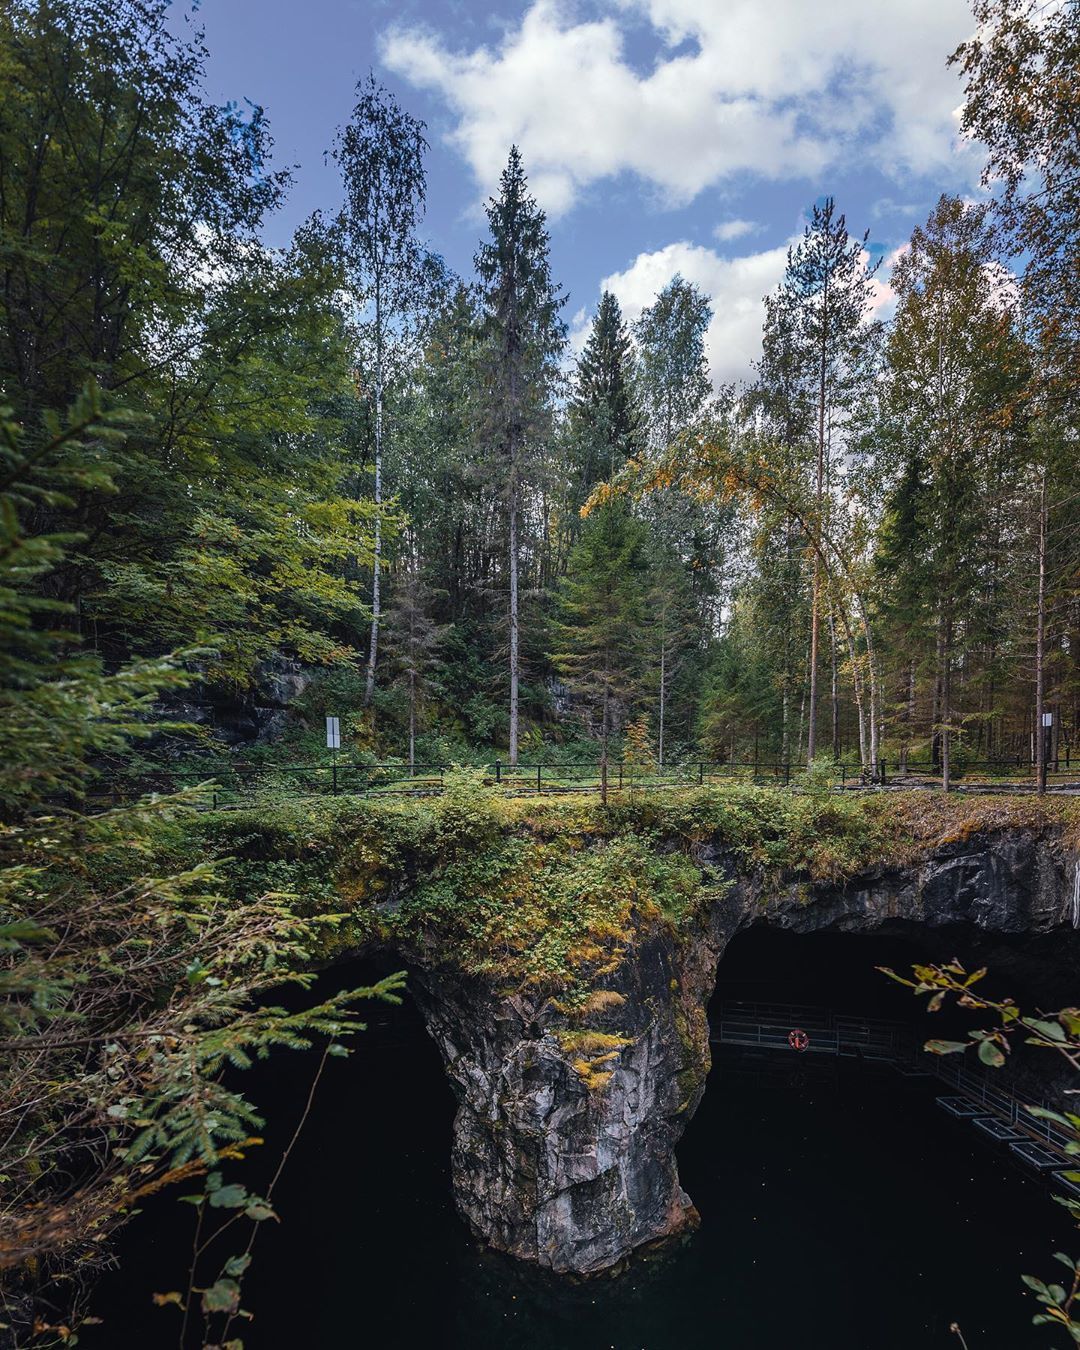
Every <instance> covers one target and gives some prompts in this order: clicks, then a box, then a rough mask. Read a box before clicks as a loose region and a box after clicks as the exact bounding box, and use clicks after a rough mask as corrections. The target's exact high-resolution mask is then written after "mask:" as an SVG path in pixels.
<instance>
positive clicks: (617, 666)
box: [553, 500, 648, 803]
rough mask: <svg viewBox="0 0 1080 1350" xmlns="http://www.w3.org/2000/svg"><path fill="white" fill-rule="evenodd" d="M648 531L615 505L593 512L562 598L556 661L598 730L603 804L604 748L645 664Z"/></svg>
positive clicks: (621, 506) (621, 503)
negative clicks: (597, 726) (616, 718)
mask: <svg viewBox="0 0 1080 1350" xmlns="http://www.w3.org/2000/svg"><path fill="white" fill-rule="evenodd" d="M647 578H648V532H647V530H646V528H645V526H644V525H643V524H642V523H641V522H640V521H638V520H635V519H634V517H633V516H632V515H631V514H630V509H629V507H628V505H627V504H626V502H625V501H622V500H619V501H614V502H611V503H609V504H607V505H605V506H602V507H600V509H599V510H596V511H594V512H592V513H591V514H590V516H589V518H588V520H587V521H586V523H585V528H584V530H583V531H582V535H581V539H580V541H579V543H578V545H577V547H576V548H575V549H574V552H573V554H572V555H571V559H570V566H569V568H568V571H567V575H566V577H565V578H564V580H563V583H562V587H561V591H560V597H559V598H560V623H559V627H558V630H557V650H556V651H555V653H554V658H553V659H554V661H555V665H556V667H557V669H558V670H559V671H560V672H561V674H562V675H563V678H564V679H565V680H566V683H567V685H568V687H569V688H570V690H571V691H572V692H573V693H574V695H575V696H576V697H577V698H579V699H580V700H581V702H582V704H583V705H584V707H585V710H586V713H587V714H588V715H589V716H590V717H591V718H592V719H593V721H594V723H598V724H599V739H600V797H601V800H602V801H603V802H605V803H606V802H607V791H608V742H609V738H610V735H611V731H612V729H613V726H614V722H615V717H616V710H617V709H619V708H623V709H625V707H626V706H627V705H628V704H629V702H630V700H631V699H632V698H633V696H634V695H635V693H636V692H637V689H638V686H639V681H640V678H641V669H642V664H643V659H644V656H643V654H644V622H645V618H644V596H645V588H646V585H647Z"/></svg>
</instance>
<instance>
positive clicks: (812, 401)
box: [765, 197, 876, 764]
mask: <svg viewBox="0 0 1080 1350" xmlns="http://www.w3.org/2000/svg"><path fill="white" fill-rule="evenodd" d="M868 238H869V232H867V234H865V235H863V237H862V239H852V238H850V237H849V235H848V231H847V222H846V220H845V218H844V216H843V215H837V213H836V207H835V203H834V202H833V199H832V198H831V197H827V198H826V199H825V201H824V203H823V204H821V205H815V206H814V208H813V213H812V215H811V219H810V222H809V224H808V225H807V226H806V228H805V230H804V231H803V237H802V239H801V240H800V241H799V243H798V244H796V245H794V246H793V247H791V248H789V249H788V258H787V268H786V270H785V273H784V279H783V281H782V282H781V283H780V288H779V291H778V293H777V295H776V296H775V297H774V298H773V300H772V301H771V303H769V304H768V305H767V308H766V338H765V342H766V350H767V351H769V350H774V351H776V353H777V355H776V357H775V358H774V360H775V361H778V362H779V363H780V364H782V365H783V367H784V369H785V371H786V372H787V373H788V375H789V377H790V378H791V379H792V381H793V384H794V389H793V391H792V392H793V397H792V398H791V399H790V403H789V408H790V411H789V413H788V416H789V417H790V418H791V419H792V420H793V423H794V426H795V427H798V428H799V429H802V428H804V427H805V414H806V409H807V408H808V407H810V406H812V407H813V408H814V410H815V414H816V416H815V423H816V428H815V441H816V446H815V451H816V453H815V463H814V469H813V484H814V486H813V492H814V515H815V518H816V522H817V528H818V530H823V529H825V528H826V521H827V515H828V512H827V505H828V497H827V489H828V474H829V471H830V469H831V468H833V467H834V466H833V464H832V461H831V457H832V451H833V440H834V437H837V436H838V434H839V433H841V432H842V428H843V423H844V421H845V419H846V418H847V416H848V415H849V414H850V411H851V407H852V404H853V401H854V400H855V398H856V397H857V396H858V394H859V393H860V392H861V390H862V389H864V388H865V381H866V374H867V371H866V366H865V363H864V361H863V359H862V358H863V355H864V353H865V351H866V349H867V345H868V338H869V336H870V330H869V329H868V325H867V313H868V309H869V301H870V295H871V279H872V276H873V272H874V270H875V269H874V268H873V267H867V265H866V264H865V262H864V250H865V244H866V240H867V239H868ZM811 391H812V392H811ZM837 448H838V447H837ZM812 567H813V580H812V598H811V612H810V657H809V682H810V688H809V696H808V708H807V737H806V757H807V763H808V764H809V763H812V762H813V760H814V756H815V754H816V752H817V709H818V665H819V659H818V650H819V645H820V629H821V611H822V582H823V573H822V566H821V559H820V557H819V554H818V552H817V551H816V550H815V551H814V553H813V563H812ZM871 719H872V721H874V724H875V726H876V721H875V713H874V710H873V709H871Z"/></svg>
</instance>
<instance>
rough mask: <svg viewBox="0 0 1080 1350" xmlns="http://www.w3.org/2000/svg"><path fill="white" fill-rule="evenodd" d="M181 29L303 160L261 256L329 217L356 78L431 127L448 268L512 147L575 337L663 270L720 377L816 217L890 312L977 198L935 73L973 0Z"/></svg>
mask: <svg viewBox="0 0 1080 1350" xmlns="http://www.w3.org/2000/svg"><path fill="white" fill-rule="evenodd" d="M173 21H174V23H175V24H176V26H177V27H178V28H182V27H183V26H184V25H185V24H187V23H189V22H191V21H192V20H191V18H190V17H189V6H188V4H184V3H181V2H180V0H174V10H173ZM194 21H195V22H197V23H198V24H200V25H201V26H202V28H203V29H204V31H205V38H206V43H207V46H208V48H209V52H210V59H209V64H208V68H207V76H206V91H207V94H208V95H209V97H210V98H212V99H213V100H214V101H215V102H218V103H225V102H227V101H229V100H236V101H238V102H239V101H242V100H244V99H247V100H249V101H250V102H251V103H255V104H259V105H261V106H262V107H264V108H265V109H266V112H267V114H268V117H269V121H270V127H271V132H272V135H273V137H274V141H275V149H274V164H275V166H276V167H283V166H294V175H295V181H294V184H293V188H292V191H291V193H290V196H289V199H288V201H287V203H286V205H285V207H284V208H283V209H282V210H281V211H279V212H278V213H277V214H276V215H275V216H274V217H273V218H272V219H271V220H270V221H269V222H268V224H267V228H266V232H265V233H266V239H267V242H268V243H270V244H272V245H284V244H287V243H288V241H289V238H290V237H291V235H292V232H293V230H294V229H295V228H296V227H297V226H298V225H299V224H300V223H301V222H302V221H303V220H304V219H305V218H306V217H307V216H308V215H309V214H310V213H311V212H312V211H314V210H317V209H322V210H326V211H332V210H334V209H335V207H336V206H337V204H338V203H339V202H340V199H341V183H340V180H339V177H338V173H337V169H336V166H335V165H334V164H333V162H332V161H329V162H328V160H327V156H326V152H327V151H328V150H329V148H330V146H331V145H332V143H333V138H334V133H335V130H336V128H337V127H339V126H340V125H341V124H342V123H344V122H345V121H347V119H348V117H349V114H350V111H351V108H352V105H353V101H354V97H353V96H354V91H355V86H356V83H357V81H358V80H360V79H363V78H365V77H366V76H367V74H368V72H369V71H371V72H373V73H374V74H375V77H376V78H377V79H378V80H379V81H380V82H381V83H383V84H385V85H386V87H387V88H388V89H390V90H391V92H392V93H393V94H394V95H395V96H396V97H397V98H398V99H399V101H400V102H401V103H402V104H403V106H405V107H406V108H407V109H408V110H409V111H410V112H412V113H413V114H414V115H415V116H417V117H420V118H422V119H423V120H424V121H425V122H426V123H427V135H428V140H429V142H430V145H431V149H430V152H429V155H428V161H427V165H428V214H427V217H426V220H425V222H424V227H423V229H424V234H425V236H426V240H427V242H428V243H429V245H430V246H431V247H432V248H434V249H435V250H436V251H437V252H439V253H441V254H442V255H443V257H444V258H445V259H446V261H447V262H448V263H449V265H450V266H451V267H452V268H454V269H455V271H457V272H459V273H460V274H461V275H463V276H466V277H469V276H471V275H472V258H473V254H474V253H475V250H476V247H477V244H478V243H479V241H480V239H481V237H482V235H483V232H484V226H485V221H484V216H483V206H484V202H485V200H486V199H487V197H488V196H489V195H490V194H491V193H492V192H493V191H494V190H495V189H496V187H497V184H498V177H499V173H500V170H501V169H502V167H503V165H504V164H505V162H506V156H507V152H508V150H509V147H510V145H511V143H513V142H516V143H517V144H518V145H519V147H520V149H521V152H522V156H523V159H524V164H525V169H526V172H527V174H528V176H529V182H530V187H531V189H532V191H533V192H534V194H535V195H536V197H537V198H538V200H539V202H540V204H541V205H542V206H543V207H544V209H545V210H546V212H547V214H548V222H549V229H550V232H551V259H552V269H553V273H554V275H555V277H556V279H557V280H558V281H560V282H561V283H562V285H563V287H564V288H565V290H566V292H567V294H568V297H569V298H568V302H567V306H566V310H565V315H566V319H567V322H568V323H569V324H570V327H571V338H572V341H573V342H574V343H575V345H578V346H579V345H580V343H581V341H582V340H583V337H584V334H585V332H586V330H587V325H588V321H589V319H590V317H591V314H592V313H593V311H594V310H595V307H596V304H597V302H598V300H599V297H600V294H601V292H602V290H603V289H605V288H607V289H610V290H612V291H613V292H614V293H615V295H616V296H617V297H618V299H619V301H620V303H621V305H622V307H623V311H624V314H625V315H626V317H627V318H628V319H629V320H633V319H635V318H636V317H637V315H638V314H640V312H641V310H642V308H644V307H645V306H646V305H648V304H650V303H651V301H652V299H653V297H654V296H655V294H656V292H657V291H658V290H660V289H661V288H662V287H663V286H664V285H665V284H666V283H667V282H668V281H670V279H671V278H672V276H674V275H675V274H676V273H677V272H678V273H681V274H682V275H683V276H684V277H686V278H687V279H688V280H690V281H692V282H694V283H695V284H696V285H698V286H699V287H701V289H702V290H704V291H705V292H706V293H707V294H708V295H710V296H711V297H712V301H713V309H714V317H713V321H712V324H711V326H710V330H709V335H708V354H709V361H710V368H711V370H712V374H713V378H714V380H715V381H716V382H718V383H719V382H721V381H724V380H732V379H742V378H746V377H747V376H748V375H749V374H750V372H751V370H752V363H753V361H754V360H755V359H756V357H757V355H758V354H759V351H760V331H761V320H762V303H761V302H762V297H763V296H764V295H765V294H766V293H767V292H768V291H770V290H772V289H773V287H774V286H775V285H776V283H777V282H778V281H779V279H780V277H781V275H782V273H783V268H784V261H785V256H786V251H787V248H788V245H789V243H790V242H791V240H792V239H793V238H795V237H797V236H798V235H799V234H801V232H802V228H803V225H804V223H805V220H806V218H807V215H808V213H809V211H810V210H811V208H812V205H813V203H815V202H817V201H820V200H822V199H823V198H824V197H826V196H832V197H834V198H835V200H836V203H837V206H838V208H839V209H840V210H841V211H843V212H844V214H845V215H846V218H847V221H848V227H849V229H850V231H851V233H852V234H853V235H858V236H859V237H861V236H862V235H863V233H864V231H866V230H869V231H870V237H869V243H868V250H869V252H870V255H871V256H872V257H874V258H876V257H878V256H881V257H883V258H884V259H885V262H886V265H885V267H884V268H883V269H882V271H881V272H879V274H878V276H879V285H878V294H877V297H876V303H877V304H878V305H879V307H880V309H881V312H882V313H887V312H888V308H889V300H890V292H889V290H888V284H887V278H888V261H889V259H890V258H891V257H892V256H893V255H894V254H895V251H896V250H897V249H898V248H899V247H902V245H903V244H904V242H905V240H906V239H907V238H908V236H909V234H910V232H911V229H912V227H913V226H915V225H917V224H921V223H922V222H923V221H924V220H925V219H926V217H927V215H928V214H929V212H930V209H931V208H932V206H933V204H934V202H935V201H936V200H937V198H938V197H939V196H940V194H941V193H942V192H955V193H958V194H960V195H963V196H969V197H970V196H976V195H978V193H979V186H978V180H979V171H980V168H981V156H980V154H979V151H978V147H976V146H973V145H971V144H969V143H966V142H964V141H963V140H962V139H961V137H960V136H959V109H960V105H961V102H962V88H961V84H960V81H959V77H958V74H957V72H956V71H955V69H950V68H949V67H948V65H947V58H948V56H949V54H950V53H951V52H952V51H953V50H954V49H955V48H956V46H957V45H958V44H959V43H960V42H962V41H963V40H964V39H965V38H966V37H968V36H969V35H970V33H971V31H972V26H973V25H972V19H971V15H970V11H969V8H968V4H967V0H821V2H820V3H816V4H815V3H813V0H769V2H768V3H765V2H764V0H486V2H485V0H441V2H439V3H435V0H201V4H199V5H198V6H197V13H196V14H195V17H194Z"/></svg>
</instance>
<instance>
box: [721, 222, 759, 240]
mask: <svg viewBox="0 0 1080 1350" xmlns="http://www.w3.org/2000/svg"><path fill="white" fill-rule="evenodd" d="M760 229H761V226H760V225H758V224H756V223H755V222H754V221H752V220H725V221H722V222H721V223H720V224H719V225H717V226H716V228H715V229H714V230H713V238H714V239H716V240H718V241H719V242H720V243H721V244H728V243H730V242H731V241H732V240H733V239H741V238H742V237H743V235H746V234H756V233H757V231H758V230H760Z"/></svg>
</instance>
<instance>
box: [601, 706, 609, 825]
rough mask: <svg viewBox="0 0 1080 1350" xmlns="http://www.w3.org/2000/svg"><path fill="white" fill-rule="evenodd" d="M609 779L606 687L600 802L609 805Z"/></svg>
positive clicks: (602, 730) (602, 717)
mask: <svg viewBox="0 0 1080 1350" xmlns="http://www.w3.org/2000/svg"><path fill="white" fill-rule="evenodd" d="M607 779H608V691H607V689H606V688H605V689H604V702H603V707H602V710H601V713H600V804H601V805H602V806H607Z"/></svg>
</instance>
